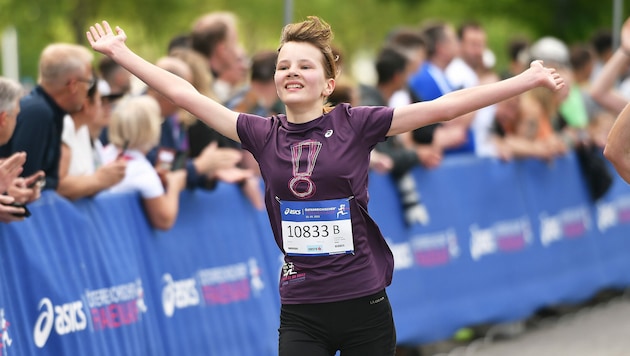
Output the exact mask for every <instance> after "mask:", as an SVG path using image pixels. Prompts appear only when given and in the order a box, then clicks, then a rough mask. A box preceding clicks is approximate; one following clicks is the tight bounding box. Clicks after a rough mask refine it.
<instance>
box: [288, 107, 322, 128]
mask: <svg viewBox="0 0 630 356" xmlns="http://www.w3.org/2000/svg"><path fill="white" fill-rule="evenodd" d="M286 109H287V121H289V122H291V123H294V124H304V123H307V122H309V121H313V120H315V119H317V118H319V117H321V116H322V115H323V113H324V106H323V105H319V106H318V107H312V108H309V109H306V108H296V107H289V106H287V107H286Z"/></svg>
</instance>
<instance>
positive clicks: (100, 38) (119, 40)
mask: <svg viewBox="0 0 630 356" xmlns="http://www.w3.org/2000/svg"><path fill="white" fill-rule="evenodd" d="M86 35H87V39H88V41H89V42H90V46H92V48H93V49H94V50H95V51H98V52H101V53H103V54H106V55H109V54H111V53H112V52H113V49H114V48H115V47H116V46H121V45H124V43H125V41H126V40H127V35H125V32H124V31H123V30H122V29H121V28H120V27H118V26H116V33H114V31H113V30H112V28H111V26H110V25H109V23H108V22H107V21H103V23H102V25H101V24H99V23H96V24H94V26H90V30H89V31H88V32H87V33H86Z"/></svg>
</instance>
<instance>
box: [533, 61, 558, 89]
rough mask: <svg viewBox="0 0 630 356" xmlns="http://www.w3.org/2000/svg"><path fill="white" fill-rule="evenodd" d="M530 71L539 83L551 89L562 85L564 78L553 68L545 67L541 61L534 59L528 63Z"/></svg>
mask: <svg viewBox="0 0 630 356" xmlns="http://www.w3.org/2000/svg"><path fill="white" fill-rule="evenodd" d="M529 69H530V71H531V72H532V73H533V74H534V75H535V76H536V78H537V80H538V81H539V82H540V84H541V85H542V86H544V87H546V88H549V89H551V90H553V91H556V90H559V89H561V88H563V87H564V79H563V78H562V77H561V76H560V73H558V72H557V71H556V69H555V68H549V67H545V66H544V65H543V61H541V60H535V61H533V62H532V63H531V64H530V65H529Z"/></svg>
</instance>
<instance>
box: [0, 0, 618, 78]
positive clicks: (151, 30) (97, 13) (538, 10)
mask: <svg viewBox="0 0 630 356" xmlns="http://www.w3.org/2000/svg"><path fill="white" fill-rule="evenodd" d="M284 1H289V0H239V1H234V0H213V1H207V0H132V1H129V0H108V1H102V2H98V1H94V0H55V1H49V0H0V24H2V26H3V27H4V26H13V27H15V28H16V29H17V31H18V35H19V56H20V69H21V72H22V75H23V76H24V77H31V78H35V77H36V73H37V60H38V57H39V53H40V52H41V50H42V49H43V47H44V46H45V45H46V44H48V43H51V42H75V43H82V44H87V43H86V40H85V31H86V30H87V28H88V26H89V25H90V24H92V23H94V22H95V21H99V20H102V19H107V20H108V21H110V23H111V24H112V25H120V26H121V27H123V28H124V29H125V31H126V32H127V34H128V35H129V46H130V47H132V48H133V49H134V50H136V51H138V52H139V53H140V54H141V55H143V56H145V57H146V58H147V59H149V60H155V59H157V57H159V56H161V55H164V53H165V50H166V46H167V43H168V41H169V40H170V38H172V37H173V36H175V35H178V34H182V33H186V32H187V31H189V29H190V26H191V24H192V22H193V21H194V20H195V19H196V18H197V17H198V16H200V15H202V14H204V13H206V12H210V11H215V10H229V11H233V12H235V13H236V14H237V15H238V17H239V18H240V21H241V23H240V27H241V36H242V39H243V42H244V45H245V46H246V48H247V49H248V50H249V51H250V52H253V51H255V50H258V49H263V48H275V47H276V46H277V42H278V37H279V34H280V29H281V28H282V25H283V21H284V13H283V11H284ZM292 3H293V9H294V13H293V20H295V21H298V20H302V19H304V18H305V17H306V16H308V15H318V16H320V17H322V18H323V19H325V20H326V21H327V22H329V23H330V24H331V25H332V27H333V29H334V31H335V36H336V37H335V43H336V45H337V46H338V47H339V48H340V49H341V50H342V51H343V53H346V54H348V55H350V54H353V53H356V52H357V51H359V50H365V51H368V52H369V51H372V52H374V51H376V49H377V48H378V47H379V46H380V45H381V44H382V42H383V40H384V38H385V36H386V35H387V33H388V32H389V31H391V30H392V29H394V28H396V27H399V26H418V25H419V24H420V23H421V22H423V21H424V20H427V19H440V20H446V21H449V22H451V23H453V24H454V25H457V24H459V23H461V22H463V21H465V20H469V19H474V20H476V21H479V22H480V23H482V24H483V25H484V26H485V27H486V29H487V31H488V35H489V44H490V47H491V48H492V49H493V50H494V51H495V53H496V54H497V57H498V59H499V64H501V63H503V62H504V60H505V45H506V43H507V41H508V40H509V39H510V38H511V37H513V36H516V35H521V36H525V37H527V38H530V39H531V40H535V39H537V38H539V37H541V36H544V35H552V36H556V37H558V38H560V39H562V40H564V41H566V42H567V43H568V44H573V43H576V42H585V41H587V40H588V38H589V37H590V35H591V34H592V33H593V32H594V31H595V30H596V29H600V28H610V27H611V26H612V1H609V2H597V1H592V0H528V1H521V0H485V1H482V0H458V1H444V0H343V1H339V0H315V1H307V0H292ZM625 10H626V12H627V10H630V9H625ZM626 16H627V13H626V14H623V16H622V18H623V19H625V18H626ZM2 29H3V28H0V31H2Z"/></svg>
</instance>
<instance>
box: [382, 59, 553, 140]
mask: <svg viewBox="0 0 630 356" xmlns="http://www.w3.org/2000/svg"><path fill="white" fill-rule="evenodd" d="M539 86H545V87H547V88H549V89H551V90H554V91H555V90H558V89H560V88H562V87H563V86H564V80H563V79H562V78H561V77H560V75H559V74H558V73H557V72H556V70H555V69H553V68H546V67H544V66H543V64H542V62H541V61H534V62H532V64H531V65H530V68H529V69H528V70H526V71H525V72H523V73H521V74H519V75H517V76H515V77H512V78H508V79H505V80H502V81H499V82H495V83H490V84H485V85H479V86H475V87H472V88H467V89H462V90H457V91H454V92H451V93H448V94H446V95H444V96H442V97H439V98H437V99H435V100H431V101H423V102H419V103H414V104H410V105H406V106H402V107H399V108H396V109H395V110H394V117H393V119H392V125H391V127H390V129H389V132H388V133H387V135H388V136H393V135H397V134H399V133H403V132H406V131H410V130H414V129H417V128H419V127H422V126H426V125H430V124H434V123H436V122H440V121H445V120H452V119H454V118H456V117H459V116H462V115H464V114H467V113H469V112H472V111H475V110H479V109H481V108H483V107H486V106H488V105H492V104H496V103H498V102H500V101H503V100H505V99H508V98H510V97H513V96H515V95H518V94H521V93H524V92H526V91H528V90H530V89H533V88H536V87H539Z"/></svg>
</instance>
